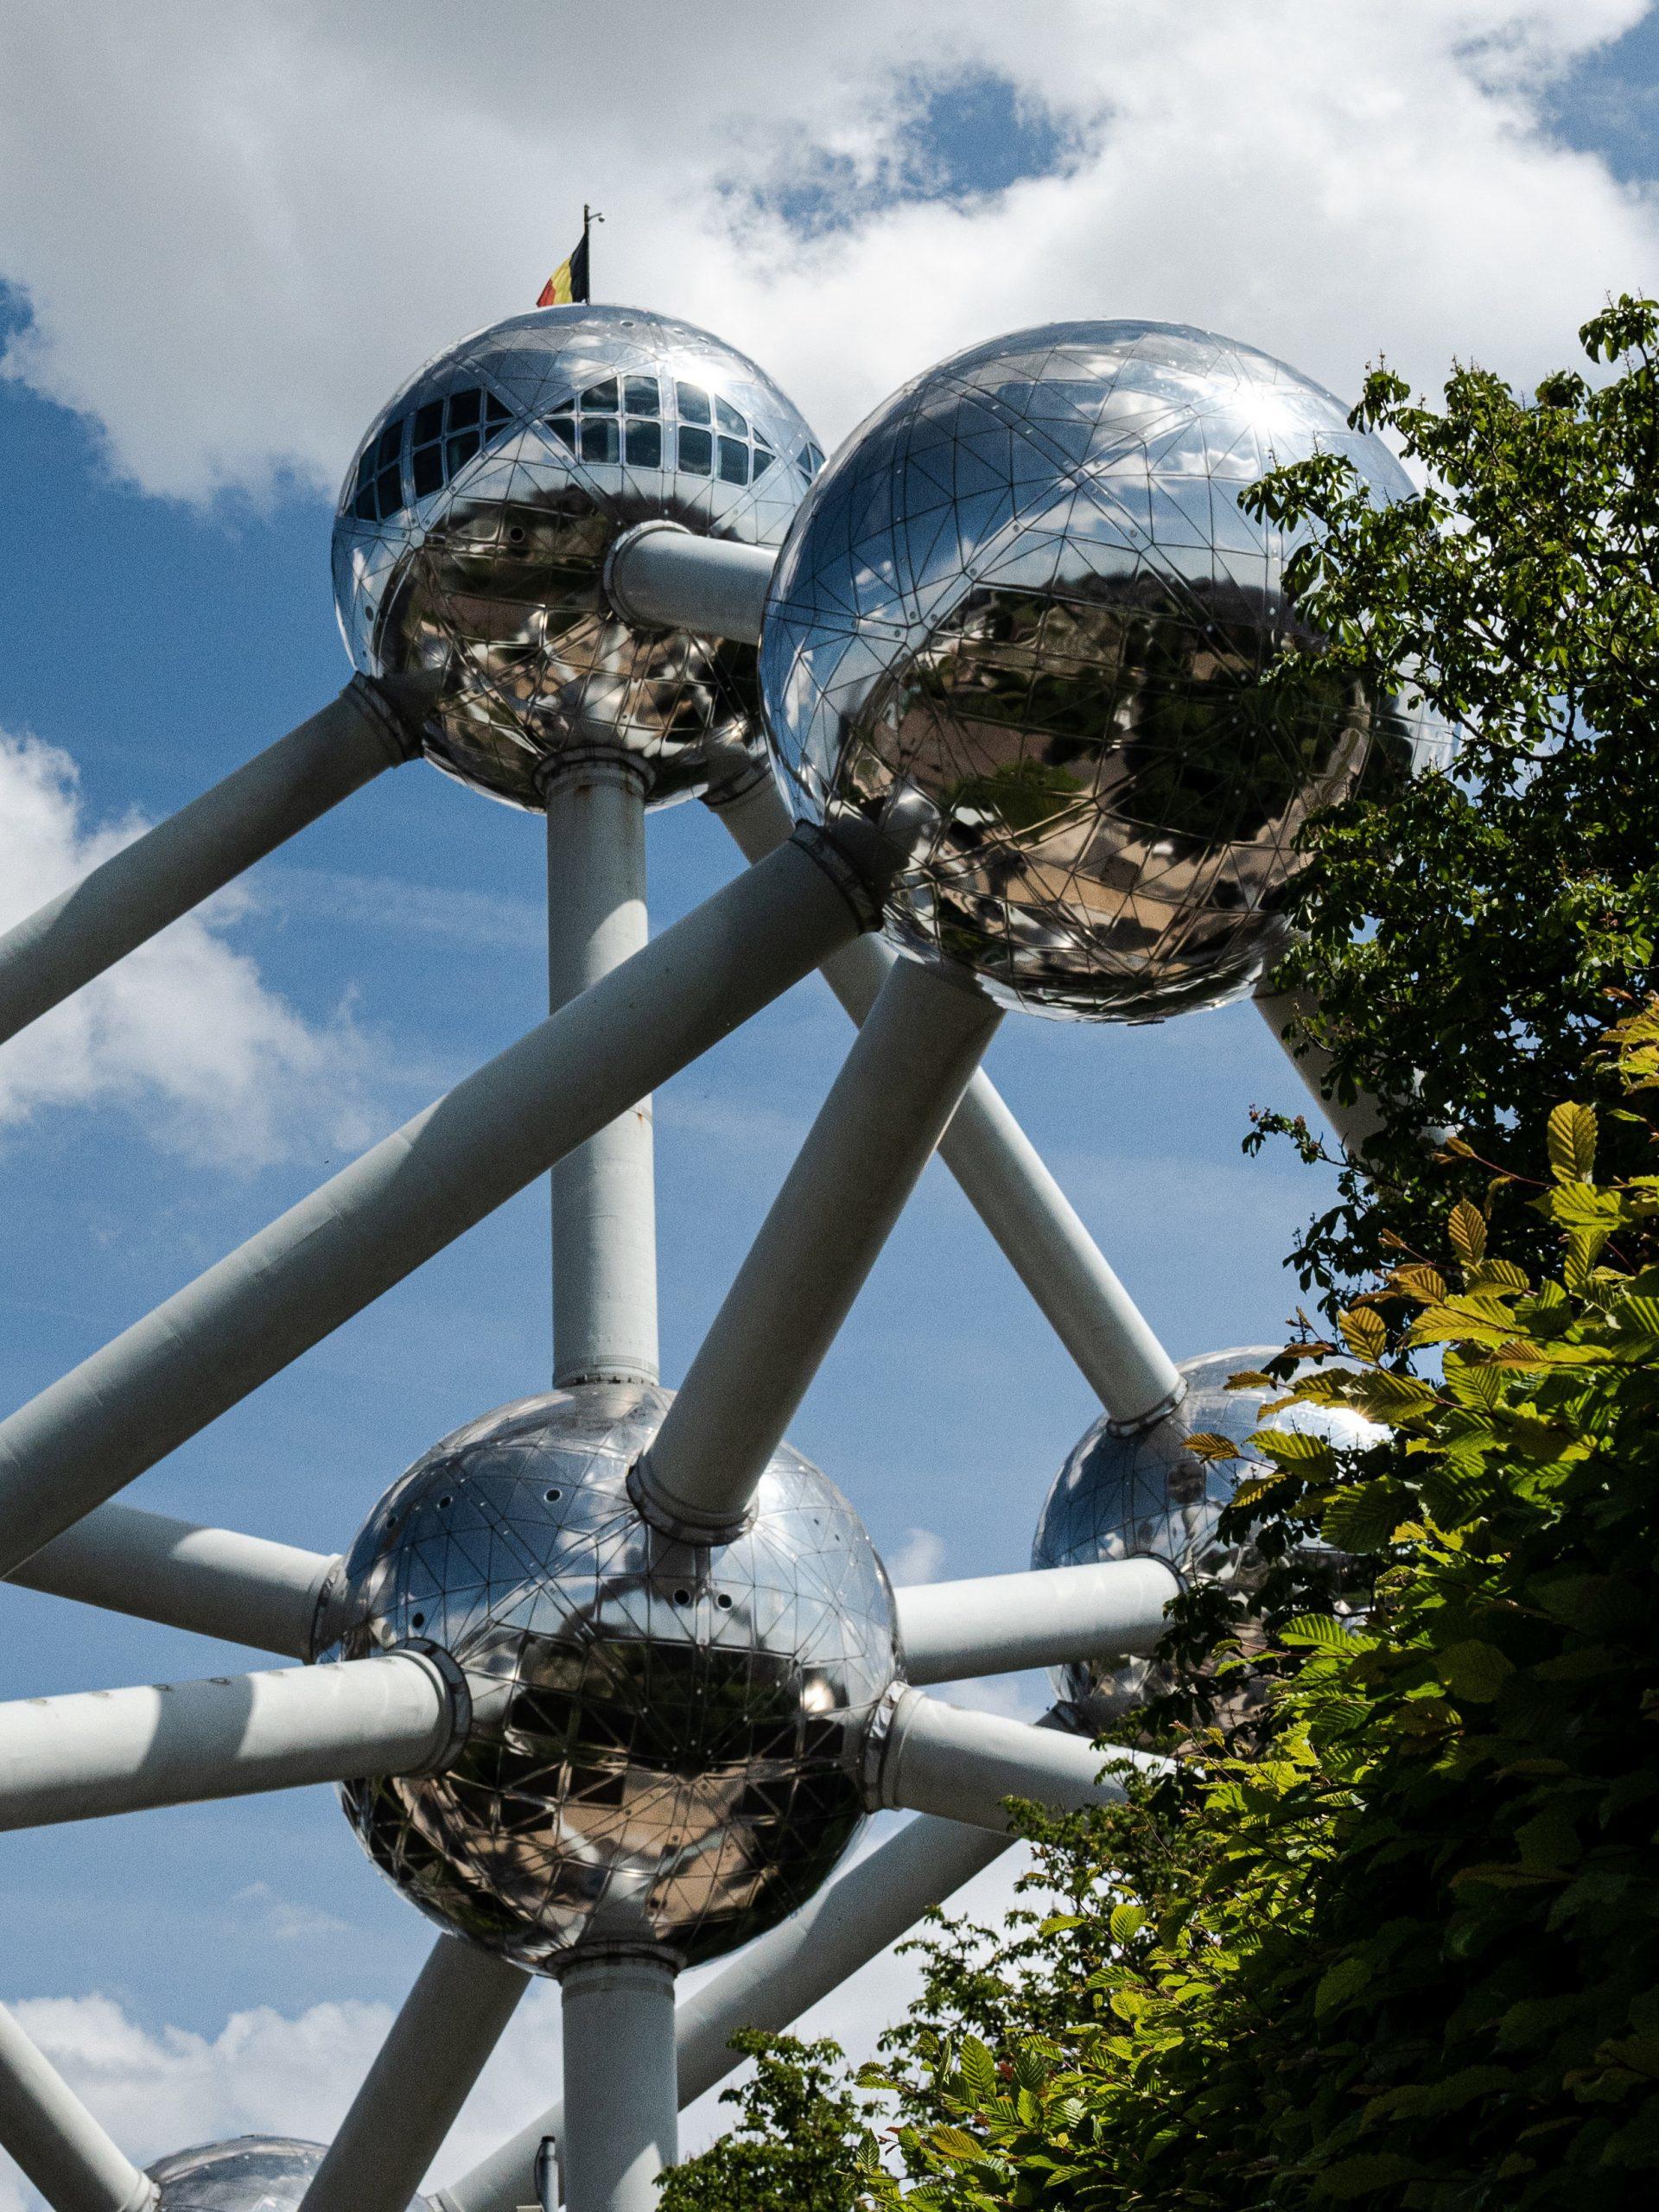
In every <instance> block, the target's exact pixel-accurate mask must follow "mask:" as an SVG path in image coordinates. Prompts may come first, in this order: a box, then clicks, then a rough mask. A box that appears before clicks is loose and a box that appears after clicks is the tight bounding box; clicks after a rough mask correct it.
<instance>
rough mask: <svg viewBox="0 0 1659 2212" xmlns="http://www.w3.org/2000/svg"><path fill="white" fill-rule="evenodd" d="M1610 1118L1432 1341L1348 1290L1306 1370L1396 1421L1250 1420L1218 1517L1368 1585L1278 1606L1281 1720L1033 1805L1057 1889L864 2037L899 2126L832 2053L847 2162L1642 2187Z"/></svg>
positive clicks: (1642, 1714)
mask: <svg viewBox="0 0 1659 2212" xmlns="http://www.w3.org/2000/svg"><path fill="white" fill-rule="evenodd" d="M1618 1045H1619V1047H1620V1052H1621V1056H1622V1058H1623V1061H1624V1066H1625V1070H1626V1074H1627V1079H1633V1080H1639V1079H1640V1078H1641V1077H1642V1073H1643V1068H1644V1066H1645V1067H1646V1068H1647V1069H1649V1071H1659V1011H1650V1012H1648V1013H1644V1014H1642V1015H1641V1016H1639V1017H1637V1018H1636V1019H1633V1020H1630V1021H1629V1022H1627V1023H1626V1024H1625V1025H1624V1027H1623V1029H1622V1030H1621V1031H1620V1032H1619V1033H1618ZM1650 1079H1652V1080H1654V1081H1655V1083H1656V1084H1659V1072H1652V1073H1651V1075H1650ZM1643 1129H1644V1131H1645V1132H1646V1134H1647V1135H1648V1138H1649V1141H1653V1139H1654V1130H1653V1128H1652V1126H1651V1124H1649V1123H1648V1122H1646V1121H1645V1119H1644V1120H1643ZM1597 1135H1598V1123H1597V1119H1596V1117H1595V1116H1594V1115H1593V1114H1592V1112H1591V1110H1590V1109H1588V1108H1586V1107H1585V1106H1582V1105H1579V1104H1573V1105H1567V1106H1564V1107H1561V1108H1559V1109H1557V1110H1556V1112H1555V1113H1554V1115H1553V1116H1551V1117H1550V1119H1549V1124H1548V1131H1547V1135H1546V1141H1545V1149H1546V1152H1547V1154H1548V1156H1549V1157H1550V1159H1551V1160H1552V1161H1553V1170H1552V1180H1551V1181H1550V1183H1549V1185H1548V1187H1547V1188H1546V1189H1545V1190H1544V1191H1543V1192H1541V1193H1536V1194H1535V1195H1534V1196H1533V1198H1531V1200H1530V1201H1529V1203H1530V1204H1531V1205H1532V1206H1533V1207H1534V1210H1535V1213H1536V1215H1537V1216H1538V1217H1539V1218H1540V1219H1541V1221H1542V1222H1543V1223H1544V1224H1546V1225H1547V1227H1548V1231H1549V1233H1550V1234H1551V1235H1552V1236H1553V1237H1554V1240H1555V1242H1556V1243H1557V1246H1558V1250H1559V1258H1560V1268H1559V1269H1558V1270H1557V1271H1556V1272H1554V1273H1553V1274H1550V1275H1548V1276H1547V1277H1544V1278H1543V1279H1542V1280H1537V1279H1535V1278H1531V1277H1529V1276H1528V1275H1527V1274H1525V1273H1524V1271H1523V1270H1522V1269H1521V1268H1519V1267H1518V1266H1517V1265H1516V1264H1515V1263H1514V1262H1510V1261H1509V1260H1507V1259H1506V1258H1503V1257H1496V1256H1489V1255H1488V1253H1487V1251H1486V1249H1485V1243H1484V1221H1483V1220H1482V1218H1481V1217H1479V1216H1478V1215H1476V1216H1475V1217H1473V1219H1472V1220H1471V1219H1469V1218H1467V1217H1465V1218H1462V1219H1460V1220H1459V1222H1458V1223H1457V1224H1456V1227H1455V1230H1454V1234H1453V1237H1452V1240H1450V1249H1449V1250H1448V1251H1447V1253H1446V1255H1444V1258H1443V1262H1442V1264H1441V1265H1440V1267H1438V1268H1435V1267H1431V1266H1430V1265H1429V1264H1428V1263H1427V1262H1411V1263H1409V1264H1407V1265H1405V1266H1402V1267H1400V1268H1395V1270H1394V1271H1393V1273H1392V1274H1391V1276H1390V1278H1389V1281H1388V1283H1387V1285H1386V1287H1385V1288H1384V1289H1383V1292H1381V1293H1380V1294H1379V1295H1381V1296H1382V1297H1383V1298H1385V1299H1388V1300H1395V1301H1398V1303H1399V1304H1400V1305H1401V1306H1402V1308H1404V1309H1405V1311H1406V1312H1407V1313H1408V1315H1409V1317H1410V1318H1409V1323H1408V1336H1409V1340H1410V1343H1411V1344H1412V1346H1413V1347H1414V1348H1419V1349H1423V1350H1429V1349H1432V1350H1433V1351H1436V1352H1438V1353H1439V1355H1440V1361H1441V1366H1442V1374H1441V1378H1440V1380H1439V1381H1438V1382H1433V1383H1431V1382H1428V1381H1426V1380H1423V1379H1421V1378H1418V1377H1416V1376H1411V1375H1408V1374H1406V1373H1404V1372H1402V1370H1401V1367H1400V1365H1399V1364H1398V1363H1397V1362H1396V1363H1393V1364H1390V1363H1389V1362H1388V1360H1387V1359H1386V1358H1379V1357H1378V1356H1377V1355H1378V1354H1379V1353H1380V1352H1382V1351H1383V1349H1384V1348H1383V1345H1382V1344H1381V1343H1380V1341H1379V1340H1378V1337H1377V1334H1376V1332H1375V1330H1374V1329H1373V1328H1372V1327H1371V1326H1370V1324H1371V1323H1372V1322H1373V1321H1374V1320H1375V1319H1376V1306H1374V1305H1372V1306H1362V1307H1359V1308H1357V1309H1355V1310H1354V1312H1353V1313H1352V1314H1351V1316H1350V1317H1348V1319H1349V1323H1350V1325H1349V1327H1348V1328H1347V1330H1346V1331H1345V1332H1344V1333H1345V1335H1346V1336H1347V1338H1348V1339H1349V1342H1350V1344H1351V1349H1352V1351H1354V1353H1355V1354H1356V1356H1357V1362H1358V1363H1357V1367H1356V1368H1354V1369H1353V1370H1333V1369H1332V1368H1329V1367H1326V1366H1324V1365H1321V1364H1319V1363H1317V1362H1314V1363H1304V1365H1305V1367H1306V1370H1307V1371H1306V1372H1304V1373H1303V1374H1302V1375H1301V1376H1300V1378H1299V1379H1298V1380H1297V1381H1296V1382H1295V1383H1294V1385H1293V1386H1292V1389H1291V1391H1290V1393H1289V1396H1290V1397H1291V1398H1294V1399H1296V1400H1300V1401H1303V1402H1312V1403H1313V1404H1319V1405H1329V1404H1333V1403H1341V1404H1345V1405H1350V1406H1354V1407H1357V1408H1359V1409H1360V1410H1362V1411H1363V1412H1364V1413H1366V1414H1369V1415H1370V1416H1371V1417H1373V1418H1378V1419H1380V1418H1386V1420H1387V1421H1389V1424H1390V1425H1391V1427H1392V1429H1393V1432H1394V1433H1393V1440H1392V1441H1391V1442H1390V1443H1389V1444H1387V1445H1386V1446H1380V1447H1374V1448H1372V1449H1370V1450H1368V1451H1366V1452H1360V1453H1357V1454H1345V1453H1342V1452H1336V1451H1334V1450H1332V1448H1331V1447H1330V1446H1325V1445H1323V1444H1319V1443H1318V1442H1317V1441H1316V1440H1312V1439H1309V1438H1307V1437H1305V1436H1290V1435H1287V1434H1282V1433H1277V1432H1275V1431H1274V1430H1273V1429H1271V1428H1268V1429H1265V1430H1264V1431H1262V1433H1260V1434H1259V1435H1258V1437H1257V1438H1256V1439H1255V1440H1254V1442H1255V1448H1256V1449H1257V1450H1259V1451H1261V1452H1262V1453H1264V1454H1265V1456H1266V1457H1267V1458H1268V1460H1269V1461H1270V1462H1271V1467H1270V1471H1268V1473H1267V1474H1266V1475H1264V1476H1263V1477H1262V1478H1260V1479H1259V1480H1256V1481H1254V1482H1252V1483H1251V1484H1249V1485H1248V1486H1247V1487H1246V1488H1245V1489H1244V1490H1243V1491H1241V1493H1240V1498H1241V1502H1240V1503H1238V1504H1237V1505H1236V1506H1235V1507H1234V1508H1233V1509H1232V1511H1233V1516H1234V1520H1235V1522H1236V1529H1237V1531H1238V1532H1240V1533H1243V1531H1244V1530H1246V1529H1253V1528H1259V1527H1260V1526H1261V1525H1262V1522H1263V1521H1264V1520H1265V1519H1266V1518H1267V1517H1268V1516H1275V1515H1284V1514H1286V1513H1287V1512H1288V1513H1289V1514H1290V1515H1291V1516H1293V1517H1294V1519H1295V1520H1296V1521H1297V1522H1299V1523H1302V1522H1309V1521H1312V1522H1316V1523H1317V1524H1318V1526H1319V1528H1320V1529H1322V1530H1323V1532H1324V1533H1325V1535H1326V1536H1327V1537H1328V1538H1329V1539H1331V1540H1332V1541H1335V1542H1338V1543H1340V1544H1343V1545H1344V1546H1346V1547H1348V1548H1350V1549H1351V1550H1353V1551H1357V1552H1363V1553H1365V1554H1368V1555H1369V1556H1370V1560H1371V1561H1372V1563H1373V1565H1374V1567H1375V1568H1376V1592H1375V1599H1374V1602H1373V1605H1372V1606H1371V1609H1370V1612H1369V1613H1368V1615H1367V1616H1366V1618H1365V1619H1364V1621H1363V1624H1357V1623H1355V1622H1353V1621H1348V1622H1343V1621H1341V1620H1339V1619H1338V1618H1336V1617H1335V1616H1334V1615H1333V1614H1332V1613H1330V1612H1327V1611H1311V1612H1308V1613H1306V1614H1304V1615H1302V1616H1301V1617H1300V1618H1297V1619H1294V1620H1292V1621H1290V1622H1287V1623H1286V1624H1283V1625H1282V1626H1281V1629H1280V1630H1279V1633H1278V1635H1277V1637H1276V1638H1275V1639H1274V1650H1273V1653H1272V1655H1271V1656H1270V1657H1269V1658H1268V1661H1267V1662H1265V1664H1266V1665H1267V1666H1268V1669H1269V1670H1270V1671H1271V1672H1272V1674H1273V1676H1274V1679H1273V1684H1272V1688H1271V1689H1270V1691H1269V1711H1270V1714H1271V1721H1272V1735H1271V1740H1270V1743H1269V1745H1268V1748H1267V1749H1266V1751H1264V1752H1262V1753H1261V1754H1260V1755H1258V1756H1255V1757H1253V1758H1240V1757H1237V1756H1236V1755H1234V1754H1233V1753H1231V1752H1230V1751H1229V1750H1228V1748H1227V1747H1226V1745H1224V1743H1223V1742H1222V1740H1221V1739H1220V1738H1219V1737H1218V1736H1217V1737H1212V1738H1206V1739H1203V1740H1201V1741H1200V1742H1198V1744H1197V1745H1195V1746H1194V1747H1193V1755H1192V1757H1191V1758H1187V1759H1185V1760H1181V1761H1177V1762H1176V1763H1175V1768H1176V1770H1175V1771H1174V1772H1173V1774H1172V1775H1171V1776H1170V1777H1169V1778H1167V1779H1166V1780H1164V1781H1161V1782H1154V1783H1146V1782H1140V1783H1134V1784H1132V1786H1131V1794H1130V1796H1129V1800H1128V1802H1127V1803H1126V1804H1124V1805H1123V1806H1121V1807H1114V1808H1102V1809H1100V1810H1099V1811H1097V1812H1095V1813H1091V1814H1090V1815H1084V1816H1077V1817H1075V1818H1071V1819H1069V1820H1064V1821H1047V1820H1045V1819H1043V1818H1042V1817H1040V1816H1039V1815H1037V1814H1036V1813H1035V1811H1034V1808H1033V1809H1031V1810H1030V1811H1029V1812H1028V1814H1027V1822H1026V1825H1027V1828H1028V1831H1029V1832H1030V1833H1031V1834H1033V1837H1035V1838H1036V1839H1037V1840H1038V1844H1039V1857H1040V1860H1041V1869H1040V1875H1039V1880H1040V1883H1041V1885H1042V1886H1044V1887H1046V1888H1047V1889H1049V1890H1051V1891H1056V1892H1058V1899H1059V1902H1060V1907H1061V1909H1060V1910H1057V1911H1053V1912H1051V1913H1050V1914H1049V1915H1048V1916H1046V1917H1043V1918H1040V1919H1039V1918H1036V1917H1034V1916H1032V1915H1030V1914H1027V1915H1025V1916H1020V1917H1019V1918H1018V1919H1017V1922H1016V1924H1015V1925H1014V1926H1013V1927H1012V1928H1011V1929H1009V1930H1007V1932H1005V1933H1003V1934H1001V1935H997V1934H994V1933H993V1932H991V1931H988V1930H974V1929H967V1928H961V1927H958V1928H955V1929H945V1930H944V1932H942V1933H940V1934H938V1935H936V1936H934V1937H933V1938H932V1940H931V1944H930V1946H929V1958H928V1966H929V1973H928V1986H927V1990H926V1993H925V1999H924V2001H923V2004H922V2005H921V2006H920V2007H919V2008H918V2012H916V2014H915V2015H914V2016H913V2017H912V2019H911V2020H910V2021H909V2022H907V2023H906V2024H905V2025H904V2026H902V2027H901V2028H900V2029H899V2030H898V2031H896V2032H895V2033H894V2034H893V2036H892V2037H889V2039H888V2044H889V2050H888V2058H887V2063H886V2064H885V2066H884V2067H882V2068H881V2069H874V2070H873V2071H872V2072H870V2073H869V2074H868V2075H867V2076H866V2081H865V2086H866V2087H867V2088H870V2089H877V2088H880V2089H882V2090H885V2092H886V2094H887V2096H888V2098H889V2099H890V2100H891V2101H892V2103H893V2108H894V2117H895V2118H896V2120H897V2123H898V2124H897V2127H896V2132H894V2133H893V2134H892V2135H891V2137H890V2138H889V2140H888V2144H887V2152H888V2156H887V2161H886V2163H885V2164H884V2165H883V2166H882V2167H880V2168H877V2167H876V2166H874V2164H872V2163H871V2161H870V2157H869V2153H868V2149H863V2150H861V2148H860V2147H859V2146H860V2145H862V2144H864V2143H865V2140H866V2138H865V2133H864V2131H865V2126H866V2120H865V2116H864V2115H863V2114H862V2113H859V2114H857V2115H856V2116H855V2113H854V2111H853V2108H852V2107H851V2106H850V2104H849V2102H848V2098H847V2092H846V2091H845V2089H844V2088H843V2089H841V2090H838V2091H836V2092H835V2093H834V2094H833V2095H831V2094H829V2091H828V2087H827V2084H825V2083H823V2082H821V2083H820V2090H821V2101H820V2105H819V2107H818V2120H819V2122H820V2127H819V2131H818V2133H817V2134H816V2135H815V2136H814V2142H815V2145H817V2149H818V2150H819V2151H822V2150H823V2148H824V2147H825V2145H826V2144H828V2145H829V2146H830V2147H832V2148H834V2146H836V2145H838V2146H839V2147H838V2152H837V2155H838V2156H839V2158H840V2160H841V2166H840V2172H841V2177H842V2179H841V2184H840V2185H841V2186H842V2188H843V2189H845V2190H847V2191H848V2194H847V2195H846V2196H842V2197H841V2198H831V2197H828V2196H826V2197H825V2198H824V2199H823V2201H824V2202H836V2203H848V2204H850V2203H853V2202H867V2203H871V2204H880V2205H887V2206H895V2207H896V2206H898V2205H899V2204H901V2203H905V2204H914V2205H915V2206H917V2207H922V2206H927V2207H930V2208H931V2207H938V2208H940V2212H958V2208H960V2209H961V2212H967V2208H969V2207H976V2208H979V2209H980V2212H986V2208H1001V2207H1004V2206H1016V2205H1017V2206H1020V2207H1032V2208H1039V2207H1041V2208H1047V2207H1054V2208H1057V2212H1058V2208H1060V2207H1065V2208H1073V2207H1075V2208H1078V2209H1079V2212H1108V2208H1111V2209H1112V2212H1117V2208H1129V2207H1141V2206H1146V2207H1152V2206H1156V2207H1158V2208H1160V2212H1188V2209H1189V2208H1191V2209H1192V2212H1198V2208H1205V2212H1210V2208H1228V2212H1232V2209H1233V2208H1243V2207H1247V2206H1248V2207H1251V2208H1256V2207H1261V2208H1280V2207H1285V2208H1289V2207H1298V2208H1300V2207H1310V2208H1312V2207H1319V2206H1326V2205H1329V2204H1332V2203H1351V2204H1358V2205H1363V2206H1365V2207H1375V2208H1383V2207H1389V2208H1393V2207H1396V2206H1397V2207H1402V2208H1403V2207H1408V2206H1412V2207H1422V2208H1427V2209H1428V2212H1475V2208H1477V2207H1479V2208H1485V2207H1489V2206H1497V2205H1503V2206H1514V2207H1524V2208H1527V2212H1545V2208H1552V2209H1553V2208H1555V2207H1567V2206H1577V2205H1578V2204H1580V2203H1581V2202H1590V2203H1592V2204H1594V2205H1595V2206H1596V2207H1597V2208H1598V2212H1601V2208H1617V2207H1622V2206H1624V2205H1632V2206H1634V2205H1637V2204H1645V2203H1647V2202H1651V2201H1652V2193H1653V2190H1654V2188H1655V2186H1656V2177H1659V1861H1656V1858H1655V1853H1654V1849H1653V1845H1654V1832H1655V1826H1656V1821H1659V1765H1656V1763H1655V1760H1654V1758H1653V1748H1652V1742H1651V1738H1650V1737H1649V1730H1650V1728H1651V1727H1652V1725H1653V1722H1654V1719H1656V1717H1659V1578H1656V1575H1655V1572H1654V1569H1655V1564H1656V1555H1659V1479H1656V1478H1659V1229H1656V1223H1659V1175H1656V1174H1653V1173H1647V1174H1644V1175H1642V1176H1639V1177H1637V1178H1633V1179H1627V1180H1625V1181H1623V1182H1621V1183H1619V1184H1617V1185H1600V1184H1597V1183H1594V1182H1592V1180H1591V1179H1590V1176H1591V1173H1592V1158H1593V1152H1594V1147H1595V1144H1596V1140H1597ZM1310 1444H1312V1445H1313V1449H1311V1450H1310V1449H1309V1448H1308V1447H1309V1446H1310ZM1256 1663H1257V1664H1258V1665H1261V1664H1262V1663H1264V1662H1260V1661H1258V1662H1256ZM765 2095H766V2098H771V2099H773V2100H774V2101H775V2095H776V2091H775V2086H772V2085H768V2087H767V2088H766V2093H765ZM763 2107H764V2099H763V2102H762V2105H760V2106H752V2107H751V2113H752V2115H758V2114H760V2113H761V2112H762V2110H763ZM792 2126H793V2127H794V2128H795V2129H796V2130H798V2128H799V2120H798V2116H797V2117H796V2118H795V2120H793V2122H792ZM782 2155H783V2152H782V2148H781V2146H774V2147H773V2148H772V2150H771V2151H770V2152H766V2151H764V2150H763V2151H761V2152H760V2166H761V2168H764V2165H765V2161H766V2158H768V2157H770V2158H779V2157H780V2156H782ZM791 2155H792V2154H791ZM688 2171H693V2172H695V2171H697V2169H696V2165H694V2166H693V2167H692V2168H690V2169H689V2170H688ZM730 2171H733V2172H735V2171H736V2169H731V2170H730ZM743 2171H744V2172H745V2173H746V2174H747V2177H748V2179H749V2181H750V2182H751V2183H757V2182H759V2181H760V2180H762V2179H763V2178H764V2176H763V2173H762V2172H761V2171H760V2170H758V2169H757V2166H756V2164H755V2163H754V2162H753V2160H751V2162H750V2163H749V2164H748V2165H747V2166H746V2167H745V2168H744V2169H743ZM689 2202H690V2200H687V2203H688V2205H689ZM696 2202H697V2204H698V2207H699V2212H715V2208H716V2207H719V2206H725V2205H733V2206H735V2205H739V2204H742V2205H744V2206H746V2207H749V2208H754V2207H759V2206H760V2205H762V2204H766V2205H772V2204H778V2205H780V2206H781V2205H782V2204H783V2203H784V2202H785V2194H784V2192H783V2190H781V2189H779V2190H774V2191H772V2193H766V2191H765V2190H762V2192H761V2193H760V2194H749V2195H747V2196H740V2195H738V2194H735V2193H729V2194H727V2195H723V2196H722V2195H721V2194H719V2193H718V2191H715V2193H713V2194H708V2195H704V2196H702V2197H700V2198H698V2199H697V2200H696ZM675 2212H681V2207H680V2204H679V2202H678V2201H676V2207H675Z"/></svg>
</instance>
